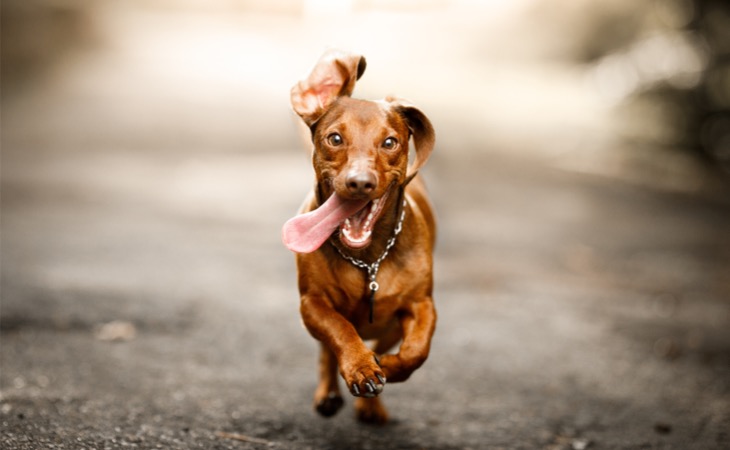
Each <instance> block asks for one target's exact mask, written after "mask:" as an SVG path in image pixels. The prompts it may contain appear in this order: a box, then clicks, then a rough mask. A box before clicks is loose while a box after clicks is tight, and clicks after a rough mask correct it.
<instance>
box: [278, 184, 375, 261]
mask: <svg viewBox="0 0 730 450" xmlns="http://www.w3.org/2000/svg"><path fill="white" fill-rule="evenodd" d="M367 203H368V201H367V200H345V199H343V198H342V197H339V196H338V195H337V194H332V195H331V196H330V198H328V199H327V201H326V202H324V204H322V206H320V207H319V208H317V209H315V210H314V211H310V212H308V213H306V214H300V215H298V216H296V217H293V218H291V219H289V220H288V221H287V222H286V223H285V224H284V228H283V229H282V233H281V237H282V240H283V241H284V245H286V248H288V249H289V250H291V251H294V252H297V253H311V252H313V251H315V250H317V249H318V248H319V247H320V246H321V245H322V244H324V241H326V240H327V239H328V238H329V237H330V236H331V235H332V232H334V231H335V229H337V227H338V226H340V224H341V223H342V222H344V221H345V219H347V218H348V217H350V216H351V215H353V214H355V213H356V212H358V211H360V210H361V209H362V208H363V207H364V206H365V205H367Z"/></svg>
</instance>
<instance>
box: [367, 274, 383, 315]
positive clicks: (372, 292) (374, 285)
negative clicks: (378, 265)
mask: <svg viewBox="0 0 730 450" xmlns="http://www.w3.org/2000/svg"><path fill="white" fill-rule="evenodd" d="M379 287H380V286H379V285H378V282H377V281H371V282H370V297H369V298H368V304H369V305H370V317H369V320H370V323H373V310H374V309H375V293H376V292H378V288H379Z"/></svg>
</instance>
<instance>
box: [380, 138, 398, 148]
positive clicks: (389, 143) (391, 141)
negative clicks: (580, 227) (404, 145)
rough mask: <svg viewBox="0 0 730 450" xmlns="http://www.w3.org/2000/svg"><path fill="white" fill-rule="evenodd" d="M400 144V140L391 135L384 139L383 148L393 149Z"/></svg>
mask: <svg viewBox="0 0 730 450" xmlns="http://www.w3.org/2000/svg"><path fill="white" fill-rule="evenodd" d="M397 145H398V140H397V139H396V138H394V137H389V138H387V139H386V140H384V141H383V148H387V149H388V150H393V149H394V148H395V147H396V146H397Z"/></svg>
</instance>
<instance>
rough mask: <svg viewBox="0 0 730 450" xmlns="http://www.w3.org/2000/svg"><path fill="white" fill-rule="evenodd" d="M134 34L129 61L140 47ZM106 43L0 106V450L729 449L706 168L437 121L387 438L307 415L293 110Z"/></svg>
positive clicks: (308, 357)
mask: <svg viewBox="0 0 730 450" xmlns="http://www.w3.org/2000/svg"><path fill="white" fill-rule="evenodd" d="M114 17H117V18H118V17H120V16H114ZM106 20H109V18H108V17H107V19H106ZM115 20H117V19H115ZM118 20H119V21H120V22H119V23H118V22H116V21H114V22H112V23H113V24H116V26H117V28H114V27H111V28H108V29H107V30H112V31H107V32H108V33H111V34H112V35H113V33H119V34H124V33H122V32H121V31H119V30H120V29H124V27H129V26H131V25H130V22H129V21H128V20H129V19H128V18H127V19H118ZM125 20H127V21H126V22H125ZM175 20H177V19H173V23H175V24H176V25H174V26H172V27H173V28H174V27H181V26H182V25H185V24H187V25H189V22H187V21H185V20H184V19H180V20H181V21H177V22H176V21H175ZM196 23H197V22H196ZM211 23H215V22H214V21H212V22H211ZM107 24H108V23H107ZM267 25H269V24H267ZM259 26H260V25H259ZM286 26H288V25H287V24H285V25H283V26H282V27H283V28H286ZM183 28H184V27H183ZM283 28H282V29H283ZM184 29H185V30H187V31H189V28H184ZM208 29H212V26H211V27H210V28H208V27H204V29H203V31H205V30H208ZM254 29H257V28H254ZM249 30H250V29H249ZM163 31H164V28H163ZM278 31H281V29H277V32H278ZM156 32H157V33H161V34H164V33H163V32H161V31H159V30H158V31H156ZM144 33H148V34H149V33H153V31H150V30H149V29H146V30H145V31H144V32H142V34H143V36H142V37H140V38H139V41H138V42H137V41H135V42H137V43H136V44H125V45H130V46H131V48H134V49H141V48H145V49H148V47H147V45H151V46H152V48H153V50H154V48H155V43H158V44H159V41H155V40H154V39H152V40H146V39H144V37H145V36H144ZM200 35H205V33H204V32H201V33H200ZM146 37H149V36H146ZM107 39H111V38H109V37H108V36H107ZM105 42H106V44H105V45H102V46H100V47H94V48H91V49H85V50H84V51H81V52H77V53H73V54H72V56H70V57H69V58H68V59H66V60H64V62H62V63H58V64H57V65H55V66H54V68H53V69H52V70H51V71H50V72H49V74H48V76H46V77H41V78H40V79H38V80H36V81H35V82H34V83H33V84H31V85H24V86H23V87H22V88H18V89H17V90H12V91H8V89H7V88H6V86H4V87H3V102H2V108H3V109H2V118H3V124H2V125H3V130H2V186H1V188H2V216H1V217H0V218H1V220H2V222H1V224H2V230H1V231H2V234H1V238H2V247H1V249H2V261H1V262H2V280H1V281H2V292H1V294H2V303H1V304H0V308H1V309H0V363H1V366H0V368H1V370H0V425H1V427H2V433H1V437H0V445H1V446H2V448H8V449H38V448H67V449H71V448H73V449H81V448H88V449H104V448H114V449H115V448H144V449H148V448H173V449H188V448H201V449H224V448H225V449H239V448H252V449H253V448H282V449H289V448H291V449H299V448H314V449H320V448H321V449H327V448H332V449H340V448H363V449H367V448H388V449H390V448H393V449H419V448H429V449H467V448H473V449H481V448H505V449H534V448H545V449H584V448H591V449H593V448H595V449H604V448H609V449H613V448H622V449H623V448H626V449H633V448H657V449H660V448H662V449H663V448H672V449H688V448H697V449H724V448H730V431H728V430H730V275H729V274H730V233H729V232H728V229H729V228H730V187H729V185H728V183H727V181H726V180H723V179H722V178H721V177H718V176H717V175H716V174H714V173H713V172H712V171H711V170H710V169H707V168H703V166H702V165H701V164H697V163H690V162H688V163H687V166H681V167H683V168H684V169H683V170H684V171H681V172H679V173H678V172H676V171H675V172H672V173H674V174H675V175H676V176H677V177H679V179H677V180H674V181H673V182H672V183H666V182H662V181H657V182H653V181H652V179H651V175H656V174H657V173H664V172H663V167H664V166H662V165H661V163H657V164H655V165H652V166H651V167H650V168H644V169H642V171H634V172H631V176H623V175H624V174H625V172H618V171H613V169H612V171H611V172H610V173H607V172H604V171H597V170H589V171H584V170H581V171H578V170H570V169H567V168H566V167H567V166H568V164H565V160H561V161H559V162H560V163H559V164H551V162H553V161H555V159H554V158H549V157H545V155H544V154H538V153H535V152H538V150H535V149H534V148H531V149H529V150H524V151H520V152H516V153H512V152H500V151H496V150H489V151H488V150H486V148H487V147H489V144H490V143H491V144H494V142H491V141H489V140H488V138H480V137H479V136H480V130H476V129H475V128H473V127H471V125H469V124H468V120H466V121H462V120H449V117H450V116H452V112H451V111H443V110H441V112H435V113H434V114H433V116H434V121H435V125H436V127H437V132H439V143H438V146H437V149H436V152H435V154H434V157H433V159H432V160H431V161H430V163H429V165H428V167H427V169H426V170H424V174H425V177H426V181H427V183H428V185H429V189H430V192H431V194H432V197H433V201H434V204H435V206H436V209H437V213H438V216H439V232H440V234H439V240H438V245H437V254H436V291H435V300H436V302H437V308H438V311H439V323H438V327H437V331H436V336H435V338H434V344H433V349H432V353H431V356H430V358H429V360H428V361H427V363H426V364H425V365H424V366H423V367H422V368H421V369H420V370H419V371H418V372H417V373H416V374H415V375H414V376H413V377H412V378H411V379H410V380H409V381H408V382H406V383H404V384H391V385H387V386H386V388H385V392H384V394H383V395H384V401H385V403H386V405H387V406H388V407H389V409H390V412H391V415H392V417H393V421H392V422H391V423H390V424H388V425H387V426H385V427H371V426H363V425H360V424H358V423H357V422H356V421H355V419H354V417H353V414H352V412H351V409H349V406H351V403H352V402H351V400H350V399H347V401H348V403H349V405H347V406H348V407H346V408H345V409H344V410H343V411H342V412H341V413H340V414H339V415H338V416H336V417H334V418H332V419H323V418H320V417H318V416H317V415H316V414H315V413H314V412H313V410H312V408H311V398H312V393H313V389H314V387H315V384H316V370H315V363H316V359H317V354H316V352H317V346H316V343H315V342H314V341H313V340H312V339H311V338H310V337H309V336H308V334H307V333H306V331H305V330H304V329H303V328H302V326H301V325H300V321H299V316H298V299H297V291H296V281H295V269H294V261H293V257H292V255H291V254H290V253H289V252H288V251H287V250H286V249H285V248H284V247H283V246H282V245H281V243H280V240H279V232H280V227H281V225H282V224H283V223H284V221H285V220H286V219H287V218H288V217H289V216H290V215H291V214H292V213H293V212H294V211H295V210H296V208H297V207H298V205H299V203H300V201H301V199H302V197H303V195H304V193H305V192H306V191H307V189H308V188H309V187H310V185H311V182H312V180H311V169H310V168H309V166H308V161H307V158H306V156H305V155H304V154H303V152H302V151H301V150H299V149H298V147H300V144H299V141H298V140H297V136H296V131H295V127H294V125H292V123H293V121H292V118H291V115H290V114H289V112H288V110H287V105H286V103H285V101H282V100H285V97H286V90H284V93H283V95H279V94H278V93H277V94H275V95H273V94H272V95H269V93H268V91H266V90H265V89H264V91H263V92H262V91H261V89H260V86H256V85H254V86H251V85H250V84H246V82H245V81H244V82H242V83H243V86H244V87H242V88H241V89H242V90H241V91H236V93H235V94H231V93H230V92H228V94H225V92H227V89H228V88H229V87H230V86H231V85H235V86H238V87H241V85H239V84H235V83H233V82H231V84H225V83H224V85H223V87H221V86H217V87H216V86H213V87H208V88H205V89H199V90H197V91H194V92H192V93H191V92H189V91H186V92H183V90H182V88H181V85H180V84H179V83H181V81H180V79H176V78H175V79H172V81H171V82H170V83H166V79H165V78H164V77H162V78H160V74H167V73H168V72H165V70H168V69H166V68H165V67H167V66H165V65H164V64H162V65H160V67H163V68H162V69H161V68H160V67H156V68H149V67H147V66H145V65H144V64H142V63H140V61H148V60H151V59H146V58H147V56H145V55H144V54H142V55H140V54H138V53H135V52H133V51H131V50H129V49H126V50H125V49H124V48H121V49H120V47H119V46H115V45H114V43H115V42H117V41H114V40H113V39H111V40H107V41H105ZM110 42H111V43H110ZM125 42H127V41H125ZM242 42H244V43H245V42H247V41H242ZM143 43H144V45H142V44H143ZM134 45H137V47H134ZM166 48H167V47H166ZM153 50H149V51H150V52H152V51H153ZM132 55H134V58H133V59H132V60H131V61H130V59H129V58H132ZM135 58H137V59H135ZM295 59H296V60H297V61H299V59H300V58H299V57H297V58H295ZM301 59H303V58H301ZM371 60H374V61H377V58H373V59H371ZM170 61H171V60H167V62H170ZM292 65H293V63H292ZM309 65H310V63H309V62H307V63H306V64H305V65H304V66H303V67H304V68H303V69H302V70H300V71H299V72H294V73H284V74H279V75H278V76H280V77H281V78H282V79H285V80H286V79H289V78H292V79H295V78H296V77H297V76H299V75H300V73H301V72H303V71H305V70H306V69H307V68H308V67H309ZM377 67H378V65H377V64H375V63H371V67H370V69H369V70H372V71H373V72H375V74H374V75H373V76H374V78H375V79H378V77H383V75H382V73H381V75H378V70H379V69H378V68H377ZM505 70H508V69H505ZM213 72H215V71H214V70H212V71H211V73H213ZM381 72H382V67H381ZM196 73H197V75H196V76H198V77H204V75H200V73H198V72H196ZM205 73H208V72H206V71H203V74H205ZM216 76H218V75H216ZM367 76H368V75H367V74H366V76H365V78H364V80H366V79H367ZM432 76H436V75H432ZM566 76H568V77H569V78H570V77H571V75H566ZM186 77H187V75H186V76H184V77H183V78H182V80H183V81H185V82H189V81H191V78H195V76H193V75H190V76H189V77H190V78H186ZM212 79H213V81H214V82H221V79H219V78H215V76H212ZM193 81H195V80H193ZM198 81H200V80H198ZM203 81H205V80H203ZM363 82H365V81H363ZM276 83H278V81H276ZM287 83H288V81H287ZM558 83H559V81H558ZM213 84H215V83H213ZM179 89H180V91H179V92H181V93H180V95H179V96H176V95H173V93H176V92H178V90H179ZM245 89H249V90H248V91H246V90H245ZM371 89H372V86H371ZM277 92H278V91H277ZM414 92H416V93H417V92H419V91H418V88H414ZM463 98H464V99H466V98H467V97H466V96H465V97H463ZM244 100H245V101H244ZM413 100H416V99H415V98H413ZM447 100H448V99H447ZM442 101H445V100H442V99H441V98H440V97H438V96H436V97H428V99H427V100H426V103H427V105H431V106H432V107H433V106H438V105H440V104H441V103H440V102H442ZM457 101H458V99H457ZM505 120H506V119H505ZM465 123H466V124H465ZM583 125H586V124H585V123H584V124H583ZM586 126H587V125H586ZM591 126H594V125H591ZM470 127H471V128H470ZM589 128H590V127H589ZM569 129H570V127H566V128H565V129H564V130H563V131H564V132H565V133H568V134H569ZM465 130H466V131H468V132H467V133H464V131H465ZM564 135H565V134H561V136H564ZM543 137H544V136H542V135H540V134H539V133H538V134H537V135H533V136H532V137H530V136H527V137H525V136H521V137H520V139H523V140H525V142H527V141H530V140H531V141H532V142H533V143H534V146H535V147H538V148H539V147H540V146H541V145H542V144H541V142H543V141H542V138H543ZM480 139H487V141H482V140H480ZM495 139H498V138H496V137H495ZM568 140H570V138H569V139H568ZM522 145H523V144H520V148H521V146H522ZM617 145H618V144H617ZM625 151H626V149H622V148H616V152H618V154H623V153H622V152H625ZM550 154H551V155H553V154H552V153H550ZM566 159H567V160H570V159H571V158H570V155H568V157H567V158H566ZM591 161H592V162H591V164H593V166H591V167H597V166H600V164H599V163H597V162H596V160H591ZM598 161H599V162H600V161H602V160H601V159H600V158H599V160H598ZM589 165H590V164H589ZM583 167H585V166H583ZM677 167H680V166H677ZM687 167H691V170H690V169H687ZM637 173H641V174H644V175H646V176H645V177H643V178H641V182H637V179H638V178H637V177H636V174H637ZM667 186H671V187H672V189H668V188H667ZM677 186H679V188H677ZM687 186H691V187H693V188H691V189H690V188H688V187H687Z"/></svg>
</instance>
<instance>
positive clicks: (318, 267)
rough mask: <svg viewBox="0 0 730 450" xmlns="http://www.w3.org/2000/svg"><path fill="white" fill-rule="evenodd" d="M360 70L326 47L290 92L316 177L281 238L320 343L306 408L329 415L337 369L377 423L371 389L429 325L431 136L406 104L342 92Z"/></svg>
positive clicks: (408, 360) (420, 341)
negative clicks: (426, 170)
mask: <svg viewBox="0 0 730 450" xmlns="http://www.w3.org/2000/svg"><path fill="white" fill-rule="evenodd" d="M364 70H365V58H363V57H361V56H359V55H352V54H347V53H342V52H337V51H329V52H326V53H325V54H324V55H323V56H322V58H321V59H320V60H319V62H318V63H317V65H316V66H315V67H314V69H313V71H312V73H311V74H310V75H309V77H308V78H307V79H305V80H303V81H301V82H299V83H298V84H297V85H296V86H294V87H293V88H292V91H291V102H292V106H293V108H294V111H295V112H296V113H297V114H299V116H300V117H301V118H302V119H303V120H304V123H305V124H306V125H307V126H308V127H309V128H310V130H311V134H312V142H313V144H314V151H313V164H314V171H315V175H316V184H315V187H314V190H313V192H311V194H310V195H309V196H308V197H307V199H306V201H305V203H304V205H303V206H302V209H301V211H300V215H298V216H296V217H294V218H293V219H290V220H289V221H288V222H287V223H286V224H285V225H284V229H283V233H282V237H283V240H284V244H285V245H286V246H287V247H288V248H289V249H291V250H293V251H294V252H297V255H296V262H297V269H298V274H299V292H300V295H301V307H300V309H301V315H302V319H303V322H304V325H305V326H306V328H307V330H309V333H310V334H311V335H312V336H313V337H314V338H315V339H317V340H319V341H320V343H321V355H320V361H319V376H320V382H319V385H318V387H317V389H316V391H315V394H314V405H315V409H316V410H317V411H318V412H319V413H320V414H322V415H323V416H326V417H329V416H332V415H334V414H335V413H336V412H337V411H338V410H339V409H340V408H341V407H342V404H343V400H342V396H341V395H340V390H339V386H338V379H337V370H338V368H339V372H340V375H342V378H344V380H345V383H346V384H347V387H348V389H349V391H350V393H352V395H354V396H356V397H358V398H357V400H356V401H355V409H356V413H357V417H358V418H359V419H360V420H361V421H364V422H370V423H385V422H386V421H387V420H388V413H387V412H386V410H385V408H384V407H383V405H382V403H381V402H380V399H379V398H378V395H379V394H380V393H381V392H382V391H383V387H384V386H385V383H386V380H387V381H388V382H397V381H404V380H406V379H407V378H408V377H409V376H410V375H411V374H412V373H413V371H414V370H416V369H417V368H418V367H420V366H421V365H422V364H423V363H424V361H425V360H426V358H427V357H428V353H429V349H430V345H431V336H432V335H433V332H434V329H435V326H436V311H435V309H434V305H433V300H432V290H433V275H432V251H433V246H434V241H435V238H436V224H435V218H434V214H433V210H432V208H431V205H430V203H429V200H428V197H427V195H426V191H425V188H424V185H423V183H422V182H421V180H420V178H419V177H417V176H416V174H417V172H418V169H419V168H420V167H421V166H422V165H423V164H424V163H425V162H426V160H427V159H428V157H429V155H430V153H431V150H432V149H433V146H434V142H435V138H434V131H433V127H432V126H431V122H430V121H429V120H428V118H427V117H426V116H425V115H424V114H423V113H422V112H421V111H419V110H418V109H416V108H415V107H413V106H412V105H410V104H408V103H405V102H403V101H399V100H396V99H392V98H387V99H385V100H382V101H366V100H358V99H353V98H351V97H350V94H352V90H353V88H354V87H355V81H356V80H357V79H358V78H360V76H361V75H362V74H363V72H364ZM411 138H412V140H413V143H414V145H415V151H414V152H413V153H414V155H415V158H414V161H413V162H412V163H411V164H410V166H409V164H408V157H409V150H408V149H409V141H410V140H411ZM364 340H374V341H375V344H374V346H373V348H372V349H370V348H368V347H367V346H366V345H365V343H364V342H363V341H364ZM399 342H400V343H401V344H400V348H399V350H398V352H397V353H396V354H385V353H386V352H387V351H389V350H390V349H391V348H392V347H394V346H395V345H396V344H398V343H399Z"/></svg>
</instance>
